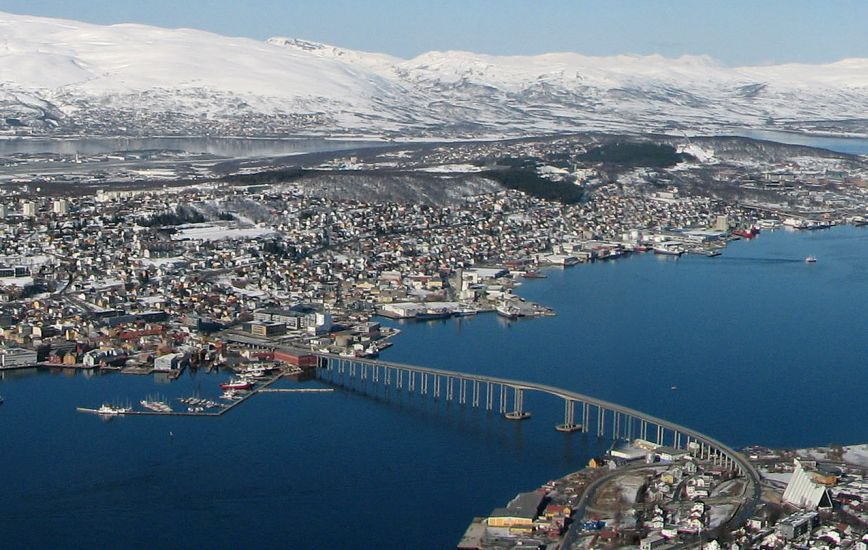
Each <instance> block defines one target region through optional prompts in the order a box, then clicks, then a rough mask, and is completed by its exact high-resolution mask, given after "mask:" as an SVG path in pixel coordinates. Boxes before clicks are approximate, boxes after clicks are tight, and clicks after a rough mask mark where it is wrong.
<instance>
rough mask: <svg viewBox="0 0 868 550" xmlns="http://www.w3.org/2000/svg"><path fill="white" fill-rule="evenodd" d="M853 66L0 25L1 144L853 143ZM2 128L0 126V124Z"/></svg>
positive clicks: (859, 116)
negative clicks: (703, 135)
mask: <svg viewBox="0 0 868 550" xmlns="http://www.w3.org/2000/svg"><path fill="white" fill-rule="evenodd" d="M866 113H868V60H866V59H847V60H843V61H839V62H837V63H832V64H828V65H796V64H792V65H777V66H760V67H739V68H731V67H726V66H723V65H721V64H718V63H716V62H715V61H713V60H711V59H709V58H707V57H696V56H685V57H681V58H678V59H667V58H664V57H660V56H656V55H655V56H614V57H588V56H583V55H578V54H572V53H557V54H547V55H540V56H534V57H497V56H488V55H480V54H474V53H467V52H430V53H426V54H423V55H420V56H419V57H416V58H414V59H410V60H404V59H399V58H395V57H391V56H388V55H383V54H375V53H366V52H358V51H352V50H346V49H341V48H337V47H333V46H327V45H323V44H318V43H314V42H308V41H304V40H298V39H288V38H272V39H270V40H268V41H266V42H259V41H256V40H251V39H247V38H230V37H224V36H220V35H216V34H212V33H208V32H203V31H197V30H190V29H174V30H170V29H162V28H155V27H148V26H142V25H112V26H98V25H90V24H86V23H79V22H73V21H64V20H56V19H46V18H39V17H30V16H21V15H11V14H5V13H0V131H6V132H11V131H19V132H20V131H21V129H20V128H18V129H17V130H16V127H17V125H19V124H23V125H26V126H27V127H29V128H33V129H34V130H35V131H52V132H56V133H71V132H84V133H95V134H118V133H151V134H154V133H160V134H165V133H209V134H282V133H293V132H298V133H312V132H313V133H331V134H336V133H352V134H359V135H389V136H436V137H452V136H465V137H466V136H506V135H517V134H526V133H531V132H553V131H570V130H588V129H592V130H617V131H630V130H636V131H649V130H657V131H660V130H668V131H672V130H682V131H687V132H708V131H712V132H713V131H717V130H720V129H723V128H726V127H731V126H749V127H768V126H769V125H773V127H776V128H781V127H786V128H811V127H821V128H826V129H833V130H835V129H836V130H841V131H866V130H868V116H866ZM4 122H5V123H4Z"/></svg>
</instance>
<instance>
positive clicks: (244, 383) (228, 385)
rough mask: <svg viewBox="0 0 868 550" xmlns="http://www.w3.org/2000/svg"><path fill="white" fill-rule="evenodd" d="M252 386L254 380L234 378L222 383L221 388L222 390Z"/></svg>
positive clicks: (244, 388)
mask: <svg viewBox="0 0 868 550" xmlns="http://www.w3.org/2000/svg"><path fill="white" fill-rule="evenodd" d="M252 387H253V382H251V381H249V380H239V379H238V378H233V379H232V380H230V381H229V382H224V383H222V384H220V389H222V390H249V389H250V388H252Z"/></svg>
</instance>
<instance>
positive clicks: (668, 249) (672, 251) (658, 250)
mask: <svg viewBox="0 0 868 550" xmlns="http://www.w3.org/2000/svg"><path fill="white" fill-rule="evenodd" d="M654 254H660V255H663V256H681V255H682V254H684V249H683V248H682V247H680V246H676V245H666V244H659V245H657V246H655V247H654Z"/></svg>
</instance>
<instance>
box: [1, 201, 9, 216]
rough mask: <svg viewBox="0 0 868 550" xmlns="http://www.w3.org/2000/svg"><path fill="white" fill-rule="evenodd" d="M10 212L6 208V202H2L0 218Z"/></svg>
mask: <svg viewBox="0 0 868 550" xmlns="http://www.w3.org/2000/svg"><path fill="white" fill-rule="evenodd" d="M8 214H9V212H8V211H7V210H6V205H5V204H0V220H2V219H5V218H6V216H7V215H8Z"/></svg>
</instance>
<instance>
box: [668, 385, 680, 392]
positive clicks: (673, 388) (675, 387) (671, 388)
mask: <svg viewBox="0 0 868 550" xmlns="http://www.w3.org/2000/svg"><path fill="white" fill-rule="evenodd" d="M669 389H670V390H672V391H675V390H677V389H678V386H675V385H673V386H672V387H670V388H669Z"/></svg>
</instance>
